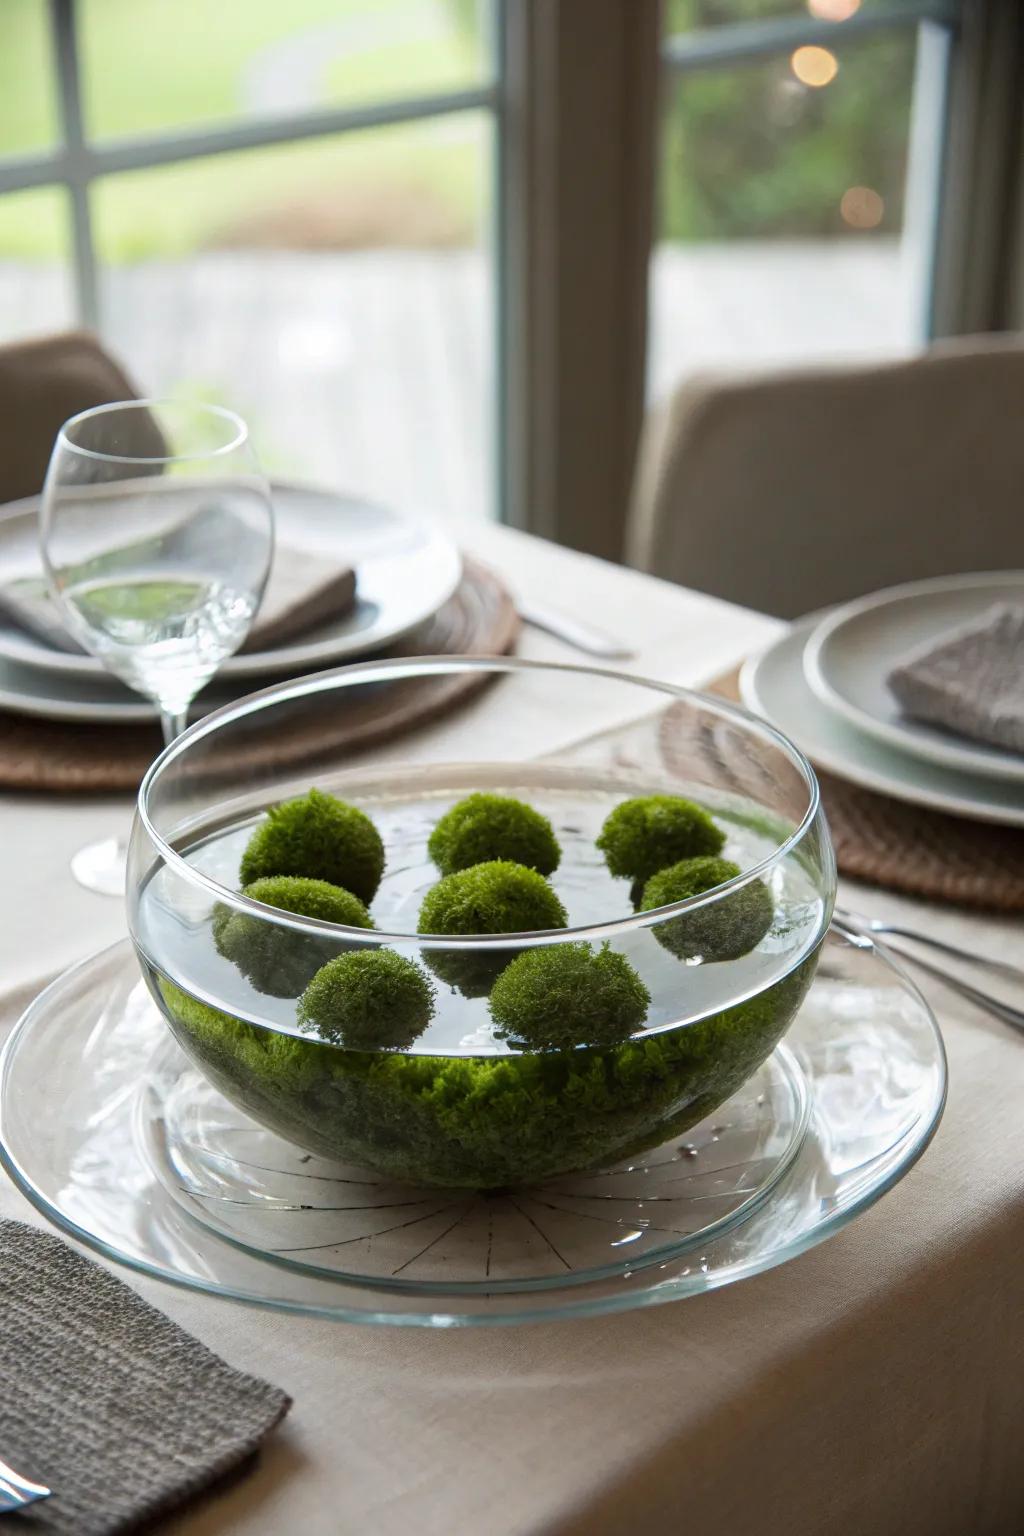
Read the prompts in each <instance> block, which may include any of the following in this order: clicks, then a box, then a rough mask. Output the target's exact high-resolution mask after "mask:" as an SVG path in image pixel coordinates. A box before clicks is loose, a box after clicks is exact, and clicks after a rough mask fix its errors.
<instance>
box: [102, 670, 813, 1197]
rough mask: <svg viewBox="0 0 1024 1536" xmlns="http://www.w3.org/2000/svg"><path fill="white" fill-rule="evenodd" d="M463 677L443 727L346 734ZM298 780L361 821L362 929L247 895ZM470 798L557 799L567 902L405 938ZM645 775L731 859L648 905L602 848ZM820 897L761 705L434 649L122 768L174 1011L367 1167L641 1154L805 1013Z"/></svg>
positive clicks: (272, 1099) (678, 1128)
mask: <svg viewBox="0 0 1024 1536" xmlns="http://www.w3.org/2000/svg"><path fill="white" fill-rule="evenodd" d="M466 672H472V673H474V674H476V676H477V678H478V680H479V681H481V682H484V681H486V682H487V683H488V684H489V685H490V686H489V687H487V688H486V689H485V690H484V691H482V692H480V693H479V694H477V695H476V696H475V697H474V701H473V702H472V703H471V704H469V705H466V706H464V709H463V711H462V712H460V715H459V716H458V717H457V720H456V721H454V722H453V724H452V726H451V727H450V728H448V729H445V728H440V729H439V728H437V727H435V726H430V727H427V728H426V729H421V730H418V731H414V732H412V733H410V734H409V735H408V736H407V737H406V738H404V739H402V740H400V741H398V742H388V743H386V744H385V743H382V744H381V745H379V746H376V747H375V746H365V745H364V746H362V747H360V745H359V744H358V742H359V738H358V737H357V736H354V734H353V727H355V726H357V725H358V722H359V721H360V719H361V718H362V715H361V712H362V711H364V710H365V708H366V704H367V700H371V699H372V700H373V701H374V702H375V705H376V706H378V707H379V706H380V704H381V701H382V700H386V698H387V696H388V694H389V692H391V691H395V693H396V696H397V694H398V692H399V691H400V690H403V689H408V688H409V687H410V686H414V687H415V688H416V690H417V695H418V697H419V698H420V699H421V701H422V700H423V699H424V698H428V699H429V697H430V696H431V694H432V691H434V690H438V699H439V701H440V699H441V696H442V694H441V690H443V688H444V687H445V685H446V683H447V682H448V681H449V680H450V678H451V677H452V676H453V675H456V674H458V673H466ZM582 700H585V716H586V720H587V722H588V726H587V730H586V732H585V733H584V734H583V738H582V740H581V739H580V732H579V729H578V727H576V726H574V711H575V710H576V709H577V708H578V707H579V704H580V701H582ZM581 718H582V716H581ZM365 739H366V737H365V733H364V735H363V737H362V740H363V741H365ZM494 741H500V742H501V747H500V748H495V749H492V751H491V752H490V755H488V744H489V743H490V742H494ZM527 741H528V742H529V750H528V751H524V750H523V746H522V744H523V743H525V742H527ZM311 786H315V787H316V789H317V790H318V792H320V793H321V794H324V795H330V796H334V797H337V798H338V799H340V800H342V801H343V802H345V803H346V804H347V805H351V806H354V807H356V808H358V810H360V811H361V812H363V813H364V814H365V815H366V816H368V817H369V818H370V820H371V821H372V823H373V825H374V827H375V828H376V835H378V836H379V838H380V840H381V843H382V845H383V852H384V859H385V864H384V872H383V878H381V879H380V882H379V885H378V886H377V887H376V889H373V890H371V891H370V892H369V896H368V920H369V921H371V922H372V923H373V925H374V926H372V927H367V926H365V925H364V923H363V921H362V920H360V921H359V922H354V921H351V920H349V921H341V922H338V921H333V920H331V919H330V917H325V916H324V915H323V913H324V911H325V910H328V909H325V908H318V913H319V915H313V916H311V915H309V914H308V913H306V914H303V913H301V912H295V911H289V910H283V909H282V908H281V907H278V906H274V905H272V904H270V903H271V902H272V901H273V900H275V899H281V898H280V897H279V896H278V895H277V894H276V891H275V887H274V886H273V881H272V880H271V881H270V882H269V883H268V884H267V885H265V886H262V887H261V886H259V885H258V884H257V885H256V886H253V885H248V886H247V887H246V888H245V889H243V888H242V876H241V874H240V870H241V869H243V868H246V867H247V863H248V864H251V863H252V855H251V853H250V854H248V855H247V852H246V850H247V849H249V848H250V847H251V845H252V843H253V839H254V837H255V838H256V840H257V842H259V839H260V837H261V832H260V829H261V828H266V827H267V825H268V812H269V811H270V810H271V809H272V808H273V807H275V806H277V805H279V804H280V803H281V802H286V801H289V800H292V799H295V798H297V797H302V796H303V795H305V794H306V793H308V791H309V790H310V788H311ZM480 791H484V792H487V793H491V794H500V795H502V796H511V797H515V798H516V799H518V800H520V801H523V802H526V803H527V804H528V805H530V806H531V807H532V808H534V809H535V810H536V811H538V812H539V813H541V814H542V815H543V816H545V817H547V818H548V819H549V820H550V823H551V825H552V827H553V829H554V833H555V836H556V839H557V841H558V844H559V848H560V859H559V862H558V865H557V868H555V869H554V871H553V872H552V873H551V874H550V883H549V889H550V892H551V894H552V896H553V898H554V899H555V901H556V903H557V904H558V907H559V908H560V910H561V912H562V913H564V922H563V921H561V920H559V921H558V922H552V921H551V920H550V917H549V916H548V917H545V920H544V921H543V922H539V923H535V924H533V925H531V926H526V927H523V928H521V929H520V931H517V932H514V933H511V932H500V933H494V932H488V933H467V932H465V931H462V932H459V933H457V934H452V933H444V932H436V931H424V932H421V931H419V930H420V929H421V928H423V926H424V921H423V914H424V912H432V911H435V910H436V904H435V905H434V906H431V904H430V903H428V904H427V906H426V907H425V906H424V901H425V898H426V897H427V896H428V893H430V892H432V891H433V889H434V888H435V887H436V886H437V884H438V882H439V880H440V879H441V875H440V872H439V870H438V868H437V867H436V866H435V864H434V862H433V859H432V857H431V848H430V839H431V834H432V832H433V829H434V828H435V827H436V825H437V822H438V820H439V819H440V817H441V816H442V815H444V814H445V813H446V812H447V811H448V810H449V809H450V808H451V807H452V806H453V805H455V804H457V803H459V802H460V801H461V800H463V799H464V798H465V797H466V796H468V795H471V794H474V793H478V792H480ZM651 795H667V796H671V797H674V798H679V797H685V799H687V800H689V801H691V802H693V803H696V804H697V805H698V806H699V807H700V808H701V810H702V811H703V812H704V813H706V816H707V817H708V818H709V819H710V823H711V824H713V826H714V827H715V829H716V833H715V837H716V845H717V844H720V853H721V856H722V857H724V858H725V859H727V860H729V861H730V863H729V866H728V867H727V868H725V869H724V870H723V872H722V874H721V878H720V883H718V884H717V885H712V886H710V887H709V888H706V889H703V890H699V891H697V892H696V893H695V894H691V895H689V896H684V897H683V898H682V899H680V900H672V901H669V902H668V903H666V904H663V905H661V906H659V907H657V908H655V909H653V910H651V909H648V908H647V907H645V901H644V894H643V891H638V890H637V889H636V888H635V882H634V881H631V880H630V879H629V878H628V877H627V876H625V875H623V874H622V873H621V872H619V873H614V872H613V870H612V869H611V868H609V857H608V854H607V848H606V847H604V848H603V847H602V846H601V845H600V844H599V839H601V838H602V837H603V833H602V828H604V827H605V826H606V824H607V822H608V817H609V816H610V815H611V814H612V813H613V812H615V810H616V808H617V807H619V806H621V805H622V803H623V802H626V801H630V800H632V799H635V798H637V797H647V796H651ZM605 842H607V839H605ZM318 856H319V855H318ZM613 862H614V861H613ZM480 867H483V866H477V868H480ZM318 869H319V866H318ZM732 870H735V873H734V874H733V873H732V872H731V871H732ZM308 872H309V873H310V874H311V875H313V876H314V877H318V876H317V875H316V871H314V870H313V869H310V870H309V871H308ZM249 873H250V874H251V870H249ZM284 873H285V875H286V877H287V878H300V879H301V878H302V874H303V872H302V870H300V869H298V868H294V867H293V868H291V869H290V870H289V871H284ZM320 873H321V874H322V869H321V870H320ZM537 878H538V879H539V878H540V877H539V876H538V877H537ZM371 884H372V882H371ZM655 889H657V887H655ZM834 894H835V865H834V860H833V856H832V850H831V845H830V842H829V838H828V831H827V827H826V825H825V822H824V818H823V815H822V812H821V808H820V803H819V799H818V791H817V785H816V782H815V779H814V775H813V772H812V770H811V769H810V767H809V765H808V764H807V763H806V761H805V760H804V759H803V758H802V756H801V754H800V753H799V752H798V751H797V750H796V749H795V748H794V747H792V746H791V745H790V744H789V743H788V742H787V741H786V740H785V739H784V738H783V737H781V736H780V735H779V734H778V733H777V732H775V731H774V730H773V729H772V728H771V727H770V726H768V725H766V724H764V723H762V722H760V721H757V720H755V719H753V717H751V716H748V715H746V714H745V713H744V712H743V711H741V710H739V709H737V708H735V707H734V706H732V705H729V704H727V703H724V702H722V701H717V700H712V699H709V698H704V697H702V696H700V695H696V694H692V693H688V692H686V691H685V690H681V689H677V688H673V687H670V686H668V685H663V684H656V683H649V682H645V681H643V680H640V679H636V678H632V677H627V676H624V675H620V674H616V673H609V672H602V671H600V670H597V669H592V668H576V667H560V666H543V665H539V664H530V663H525V662H517V661H513V660H508V659H489V658H488V659H481V658H474V659H469V658H444V659H439V658H435V659H415V660H398V661H386V662H377V663H368V664H360V665H354V666H350V667H347V668H342V669H340V670H337V671H334V672H328V673H322V674H319V675H317V676H315V677H311V678H305V679H300V680H298V681H293V682H288V683H284V684H280V685H278V686H276V687H274V688H270V689H267V690H265V691H264V692H263V693H260V694H256V695H253V696H252V697H250V698H249V699H246V700H242V701H239V702H238V703H237V704H233V705H230V706H227V707H226V708H224V709H222V710H219V711H217V712H216V713H215V714H213V715H210V716H208V717H207V718H206V719H205V720H203V721H201V722H200V723H199V724H197V725H196V726H193V727H192V729H191V730H189V731H188V732H187V733H186V734H185V735H184V736H183V737H181V738H180V739H179V740H178V741H177V742H175V743H174V744H173V745H172V746H171V747H170V748H169V749H168V750H167V751H166V752H165V753H164V754H163V755H162V756H161V757H160V758H159V759H158V761H157V762H156V763H155V764H154V766H153V768H152V769H151V770H150V772H149V774H148V775H147V777H146V779H145V781H144V783H143V785H142V787H141V790H140V794H139V804H138V811H137V814H136V818H135V823H134V827H133V832H132V839H131V847H130V855H129V878H128V911H129V928H130V932H131V935H132V939H133V942H134V944H135V948H136V952H137V954H138V957H139V960H140V963H141V966H142V970H143V973H144V976H145V978H146V981H147V983H148V985H149V988H150V991H151V993H152V996H153V998H154V1000H155V1001H156V1003H157V1005H158V1007H159V1009H160V1011H161V1013H162V1014H163V1016H164V1018H165V1020H166V1022H167V1024H168V1025H169V1026H170V1029H171V1031H172V1032H173V1034H174V1035H175V1037H176V1038H177V1040H178V1041H179V1043H180V1044H181V1045H182V1046H183V1047H184V1049H185V1051H186V1053H187V1054H188V1055H189V1056H190V1057H191V1058H192V1060H193V1061H194V1062H195V1063H196V1064H197V1065H198V1066H199V1068H200V1069H201V1071H202V1073H203V1074H204V1075H205V1077H206V1078H207V1079H208V1080H209V1081H210V1082H212V1083H213V1084H214V1085H215V1086H216V1087H217V1088H218V1089H220V1090H221V1092H222V1093H223V1094H224V1095H225V1096H226V1097H227V1098H228V1099H229V1100H230V1101H231V1102H232V1103H234V1104H235V1105H237V1106H239V1107H240V1108H241V1110H243V1111H244V1112H245V1113H246V1114H247V1115H249V1116H251V1117H252V1118H253V1119H255V1120H256V1121H257V1122H258V1123H259V1124H260V1125H263V1126H266V1127H268V1128H270V1129H271V1130H273V1131H275V1132H276V1133H278V1134H280V1135H282V1136H284V1137H285V1138H286V1139H287V1140H288V1141H290V1142H292V1143H295V1144H297V1145H298V1146H301V1147H304V1148H306V1149H308V1150H309V1151H311V1152H313V1153H316V1154H318V1155H319V1156H321V1157H326V1158H329V1159H333V1160H335V1161H341V1162H344V1163H346V1164H350V1165H354V1166H356V1167H359V1168H362V1169H369V1170H370V1171H371V1172H372V1174H373V1175H375V1176H376V1177H378V1178H386V1179H398V1180H402V1181H406V1182H408V1183H412V1184H419V1185H429V1186H444V1187H447V1188H463V1189H467V1190H468V1189H472V1190H495V1189H504V1188H509V1187H512V1186H518V1185H521V1184H523V1183H534V1182H536V1181H537V1180H543V1179H548V1178H551V1177H554V1176H556V1175H562V1174H566V1173H570V1172H573V1171H576V1170H581V1169H593V1168H595V1167H602V1166H606V1165H610V1164H614V1163H617V1162H618V1161H620V1160H621V1159H623V1158H628V1157H633V1156H636V1155H639V1154H641V1153H644V1152H645V1151H649V1150H650V1149H652V1148H655V1147H658V1146H660V1145H662V1144H663V1143H665V1142H666V1140H667V1139H669V1138H672V1137H678V1136H679V1135H681V1134H683V1133H684V1132H685V1131H686V1129H687V1128H688V1127H690V1126H692V1125H694V1124H695V1123H696V1122H697V1121H700V1120H701V1119H703V1118H704V1117H705V1116H707V1115H708V1114H710V1113H711V1112H712V1111H713V1110H714V1109H715V1108H716V1106H718V1105H720V1104H722V1103H723V1101H725V1100H726V1099H728V1098H729V1097H730V1095H732V1094H734V1093H736V1091H737V1090H738V1089H740V1088H741V1087H742V1085H743V1084H744V1083H745V1082H746V1081H747V1080H748V1079H749V1078H750V1076H751V1074H752V1073H754V1072H755V1071H756V1070H757V1069H758V1068H759V1067H760V1066H761V1064H762V1063H763V1062H764V1061H765V1060H766V1058H767V1057H768V1056H769V1055H770V1054H771V1052H772V1051H773V1049H774V1047H775V1046H776V1044H777V1043H778V1042H779V1041H780V1040H781V1038H782V1037H783V1035H784V1034H785V1031H786V1029H787V1027H788V1025H789V1023H790V1021H791V1020H792V1018H793V1016H794V1014H795V1012H796V1010H797V1008H798V1007H799V1005H800V1002H801V1000H802V998H803V996H804V994H805V992H806V989H807V987H808V985H809V984H810V981H811V979H812V976H813V973H814V968H815V965H816V963H817V955H818V948H819V945H820V943H821V940H822V938H823V936H824V934H825V932H826V930H827V928H828V924H829V920H830V916H831V910H832V904H833V900H834ZM363 895H364V896H367V892H366V891H365V890H364V891H363ZM261 897H265V898H266V899H261ZM751 910H755V911H756V912H757V913H759V914H760V916H759V917H758V919H757V920H756V921H755V922H754V923H753V926H751V925H750V923H749V921H748V917H749V913H750V911H751ZM541 911H542V912H543V913H546V914H550V912H551V911H552V908H551V907H550V906H542V908H541ZM744 914H747V917H745V916H744ZM744 923H746V924H747V926H746V928H744ZM737 934H739V938H737ZM353 962H355V963H353ZM364 973H366V974H370V973H373V983H374V986H375V987H376V988H377V990H376V991H374V990H373V989H372V988H370V989H369V990H367V989H366V988H367V986H368V984H367V982H366V977H365V975H364ZM583 973H585V974H583ZM580 975H582V977H583V979H582V981H580V980H579V976H580ZM565 997H569V998H570V999H572V1002H571V1005H570V1006H567V1007H565V1008H560V1007H558V1006H552V1003H551V999H552V998H555V999H556V1001H557V999H559V998H565Z"/></svg>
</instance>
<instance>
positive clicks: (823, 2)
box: [807, 0, 860, 21]
mask: <svg viewBox="0 0 1024 1536" xmlns="http://www.w3.org/2000/svg"><path fill="white" fill-rule="evenodd" d="M807 9H808V10H809V11H810V13H811V15H812V16H816V17H817V18H818V20H819V21H849V19H850V17H851V16H852V15H853V14H854V12H856V11H859V10H860V0H807Z"/></svg>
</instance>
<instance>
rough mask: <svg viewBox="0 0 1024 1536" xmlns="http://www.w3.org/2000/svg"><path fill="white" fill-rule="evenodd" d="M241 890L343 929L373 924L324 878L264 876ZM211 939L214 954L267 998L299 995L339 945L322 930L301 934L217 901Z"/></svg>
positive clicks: (357, 902) (348, 894) (361, 908)
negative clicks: (320, 932) (229, 962)
mask: <svg viewBox="0 0 1024 1536" xmlns="http://www.w3.org/2000/svg"><path fill="white" fill-rule="evenodd" d="M242 895H243V896H250V897H251V898H252V900H253V901H262V902H263V903H264V904H265V905H266V906H268V907H277V908H278V909H279V910H280V911H283V912H294V913H297V914H301V915H302V916H303V917H315V918H318V919H319V920H320V921H321V922H325V923H341V924H342V925H343V926H344V927H346V928H372V927H373V922H372V919H371V917H370V914H369V912H367V910H366V908H365V906H364V905H363V903H362V902H361V901H360V900H359V897H358V896H353V895H352V893H351V892H350V891H343V890H342V889H341V888H340V887H339V886H336V885H329V884H328V882H327V881H326V880H303V879H301V878H300V877H299V876H297V875H268V876H266V878H265V879H263V880H253V881H252V883H251V884H249V885H246V886H243V887H242ZM212 926H213V942H214V944H215V945H216V947H217V952H218V954H220V955H222V956H223V958H224V959H225V960H230V961H231V963H232V964H233V965H235V966H237V967H238V969H239V970H240V971H241V973H242V975H243V976H245V977H246V979H247V980H248V981H249V982H250V983H251V984H252V986H254V987H255V988H256V991H257V992H262V993H264V994H265V995H266V996H268V997H298V995H299V993H300V992H301V991H302V989H303V987H305V986H306V985H307V983H308V982H309V981H310V980H311V979H312V978H313V976H314V975H315V974H316V972H317V971H318V970H319V969H320V967H321V966H322V965H323V964H324V963H325V962H326V961H327V960H329V959H331V957H332V956H333V955H337V954H338V953H339V950H340V949H341V948H342V947H343V945H342V944H341V943H339V942H337V941H335V940H332V939H329V938H326V937H324V936H322V935H318V934H311V933H301V932H299V931H298V930H297V929H294V928H286V927H285V926H284V925H283V924H278V923H275V922H274V920H273V918H272V917H270V916H269V914H268V916H267V917H265V918H264V917H256V916H255V915H254V914H253V913H251V912H236V911H235V910H234V908H233V907H228V906H225V905H224V904H222V903H219V904H218V905H217V906H216V907H215V908H214V912H213V925H212Z"/></svg>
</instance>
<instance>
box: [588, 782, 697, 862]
mask: <svg viewBox="0 0 1024 1536" xmlns="http://www.w3.org/2000/svg"><path fill="white" fill-rule="evenodd" d="M724 843H725V833H724V832H723V831H722V830H721V828H720V827H716V825H715V823H714V822H713V821H712V820H711V817H710V816H709V815H708V813H707V811H705V810H704V809H703V808H702V807H701V806H699V805H695V804H694V803H693V801H692V800H683V799H682V798H681V797H680V796H679V795H640V796H638V797H637V798H636V799H635V800H624V801H623V802H622V804H621V805H617V806H616V807H615V809H614V811H612V812H611V814H610V815H609V816H608V817H607V819H606V821H605V824H604V826H603V827H602V828H601V833H600V836H599V837H598V839H597V846H598V847H599V848H600V849H601V852H602V853H603V854H604V857H605V863H606V864H607V865H608V868H609V869H610V870H611V872H612V874H613V875H623V876H625V878H626V879H628V880H648V879H650V877H651V875H653V874H655V873H656V871H657V870H659V869H665V868H666V867H667V866H668V865H669V864H677V863H678V862H679V860H680V859H692V858H696V857H698V856H699V855H704V854H713V853H718V852H719V850H720V849H721V848H722V846H723V845H724Z"/></svg>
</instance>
